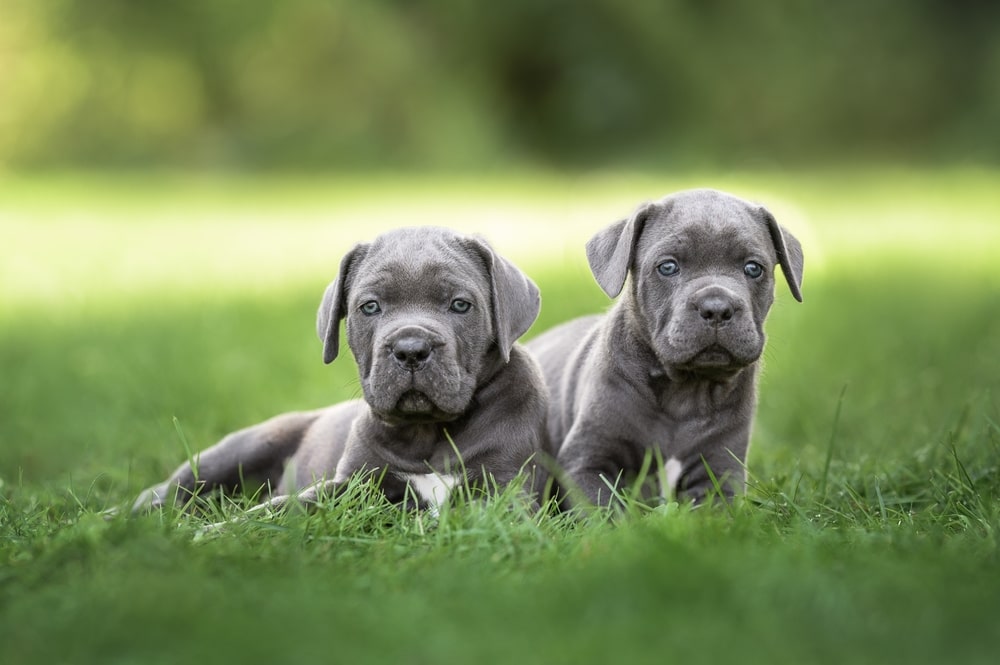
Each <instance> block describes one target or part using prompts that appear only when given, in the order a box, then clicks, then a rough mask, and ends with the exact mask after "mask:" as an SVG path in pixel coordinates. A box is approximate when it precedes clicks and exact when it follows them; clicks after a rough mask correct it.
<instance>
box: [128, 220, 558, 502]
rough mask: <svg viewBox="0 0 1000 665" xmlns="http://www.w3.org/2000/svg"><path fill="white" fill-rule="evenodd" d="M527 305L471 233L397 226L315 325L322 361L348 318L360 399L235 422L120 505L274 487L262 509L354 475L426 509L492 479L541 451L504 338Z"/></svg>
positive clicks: (521, 327)
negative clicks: (458, 488) (457, 489)
mask: <svg viewBox="0 0 1000 665" xmlns="http://www.w3.org/2000/svg"><path fill="white" fill-rule="evenodd" d="M539 304H540V300H539V294H538V289H537V288H536V286H535V285H534V283H533V282H532V281H531V280H530V279H528V278H527V277H526V276H525V275H524V274H523V273H521V271H519V270H518V269H517V268H516V267H515V266H514V265H513V264H511V263H510V262H508V261H507V260H505V259H503V258H502V257H500V256H499V255H497V254H496V253H495V252H494V251H493V250H492V248H491V247H490V246H489V245H488V244H487V243H485V242H484V241H482V240H480V239H478V238H475V237H468V236H463V235H459V234H457V233H454V232H452V231H448V230H446V229H440V228H429V227H425V228H408V229H400V230H396V231H392V232H389V233H386V234H383V235H381V236H379V237H378V238H376V239H375V241H374V242H372V243H370V244H360V245H357V246H356V247H354V248H353V249H352V250H351V251H350V252H348V254H347V255H346V256H345V257H344V258H343V261H342V262H341V264H340V273H339V276H338V277H337V279H336V280H334V282H333V283H332V284H330V286H329V287H328V288H327V290H326V293H325V295H324V296H323V301H322V304H321V305H320V308H319V314H318V316H317V322H316V326H317V333H318V334H319V337H320V339H321V340H322V341H323V360H324V362H326V363H329V362H331V361H333V359H334V358H336V357H337V354H338V351H339V348H338V344H339V334H340V333H339V329H340V320H341V319H346V320H347V342H348V345H349V346H350V349H351V351H352V353H353V354H354V358H355V360H356V361H357V364H358V371H359V373H360V378H361V388H362V391H363V394H364V400H353V401H349V402H344V403H341V404H337V405H334V406H331V407H328V408H325V409H320V410H317V411H309V412H301V413H287V414H283V415H280V416H277V417H275V418H272V419H271V420H268V421H266V422H264V423H261V424H258V425H255V426H253V427H249V428H247V429H244V430H240V431H238V432H234V433H232V434H230V435H228V436H226V437H225V438H224V439H222V441H220V442H219V443H218V444H216V445H215V446H212V447H211V448H209V449H207V450H205V451H202V452H201V453H199V454H198V455H196V456H195V460H194V462H195V463H194V465H192V464H191V463H189V462H185V463H184V464H182V465H181V466H180V467H179V468H178V469H177V470H176V471H175V472H174V473H173V475H171V476H170V478H168V479H167V480H166V481H164V482H162V483H160V484H158V485H155V486H153V487H150V488H148V489H146V490H145V491H143V492H142V494H141V495H140V496H139V498H138V499H137V500H136V502H135V504H134V506H133V511H141V510H145V509H149V508H151V507H158V506H162V505H164V504H166V503H169V502H174V501H176V502H177V503H179V504H183V503H185V502H186V501H188V500H189V499H190V497H191V496H192V495H193V494H195V493H197V492H201V491H207V490H212V489H222V490H224V491H230V490H233V489H235V488H236V487H237V486H241V485H242V486H244V487H245V488H247V489H250V490H253V489H255V488H257V487H261V486H264V487H267V488H269V489H274V490H276V494H277V495H278V496H276V497H275V498H274V499H272V500H271V502H270V505H273V506H280V505H282V504H283V503H285V501H287V499H288V498H289V495H293V496H294V495H296V493H298V494H297V498H298V499H299V500H301V501H303V502H307V503H308V502H312V501H314V500H315V499H316V498H317V497H318V495H319V493H320V492H322V493H324V494H327V493H329V494H332V493H334V492H335V491H336V490H337V488H339V487H341V486H342V485H343V484H344V483H345V482H346V481H347V480H348V479H349V478H351V477H352V476H354V475H355V474H369V475H371V476H372V477H373V478H375V479H376V480H377V481H378V482H379V483H380V487H381V489H382V491H384V492H385V494H386V496H387V497H388V498H389V499H390V500H391V501H394V502H401V503H406V504H407V505H412V506H436V505H438V504H440V503H441V502H442V501H444V500H445V499H446V498H447V496H448V494H449V492H450V490H451V489H452V488H453V487H454V486H455V485H456V484H461V483H468V484H469V485H470V486H471V487H483V488H484V489H492V488H493V487H495V486H498V487H503V486H504V485H506V484H507V483H509V482H510V481H511V480H513V479H514V478H515V477H516V476H517V475H518V473H519V472H521V471H522V470H523V469H525V468H526V467H528V468H529V469H530V468H531V467H532V466H533V462H532V456H533V455H534V454H535V453H536V452H539V451H543V450H546V449H547V448H548V444H547V438H546V432H545V416H546V408H547V393H546V390H545V386H544V384H543V381H542V378H541V374H540V372H539V369H538V366H537V365H536V363H535V361H534V360H533V359H532V358H531V357H530V355H529V354H528V353H527V352H526V351H525V350H524V349H523V348H521V347H520V346H519V345H517V344H515V343H514V342H515V340H516V339H517V338H518V337H520V336H521V335H522V334H524V332H525V331H526V330H527V329H528V327H529V326H530V325H531V324H532V322H533V321H534V320H535V317H536V316H537V315H538V310H539ZM536 481H537V482H539V483H540V482H542V480H541V477H537V478H536ZM535 489H537V488H535Z"/></svg>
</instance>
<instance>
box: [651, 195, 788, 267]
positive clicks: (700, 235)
mask: <svg viewBox="0 0 1000 665" xmlns="http://www.w3.org/2000/svg"><path fill="white" fill-rule="evenodd" d="M718 203H719V202H717V201H716V200H715V199H714V198H713V199H710V200H709V201H708V202H703V201H700V200H698V201H697V202H696V203H695V206H694V208H693V209H692V208H688V207H687V206H686V205H684V206H677V205H674V206H671V207H670V208H669V209H666V210H661V212H660V214H656V215H654V216H652V217H651V218H650V219H649V220H648V221H647V222H646V226H645V228H644V229H643V233H642V236H641V239H640V247H641V250H640V251H641V254H642V256H643V257H644V258H646V259H652V258H655V257H653V256H650V254H658V255H662V256H668V255H680V256H689V257H704V258H705V259H709V260H730V261H741V260H743V259H746V258H748V257H749V256H751V255H756V256H760V257H769V258H772V259H773V258H774V249H773V247H772V245H771V243H770V238H769V236H768V234H767V227H766V225H765V224H764V223H763V222H761V221H760V220H758V219H756V218H755V217H754V216H753V215H752V214H751V211H750V209H749V208H747V206H746V204H744V203H742V202H740V201H738V200H737V201H736V203H732V202H730V201H727V200H726V199H723V200H722V203H723V205H719V204H718Z"/></svg>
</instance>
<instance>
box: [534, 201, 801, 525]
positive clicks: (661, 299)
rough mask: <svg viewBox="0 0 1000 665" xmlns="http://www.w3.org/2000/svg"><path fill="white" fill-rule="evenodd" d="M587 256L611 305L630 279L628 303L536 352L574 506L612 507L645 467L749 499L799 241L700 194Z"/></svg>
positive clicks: (749, 212) (795, 280)
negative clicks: (769, 319) (783, 296)
mask: <svg viewBox="0 0 1000 665" xmlns="http://www.w3.org/2000/svg"><path fill="white" fill-rule="evenodd" d="M587 258H588V260H589V262H590V268H591V271H592V272H593V274H594V277H595V278H596V279H597V282H598V284H599V285H600V286H601V288H602V289H603V290H604V291H605V292H606V293H607V294H608V295H609V296H610V297H612V298H613V297H615V296H617V295H619V293H621V292H622V290H623V288H624V287H625V284H626V278H627V277H629V276H631V279H630V280H628V288H627V289H626V290H625V293H624V295H623V296H622V297H621V298H620V299H619V300H618V302H617V303H616V304H615V305H614V307H613V308H612V309H611V311H610V312H609V313H608V314H607V315H606V316H594V317H585V318H581V319H576V320H574V321H571V322H569V323H566V324H563V325H562V326H559V327H557V328H555V329H553V330H551V331H548V332H547V333H545V334H544V335H542V336H540V337H538V338H536V339H534V340H532V341H531V342H530V343H529V344H528V348H529V350H530V351H531V352H532V353H533V354H534V355H535V357H536V358H538V359H539V361H540V363H541V365H542V370H543V373H544V375H545V380H546V383H547V384H548V387H549V390H550V396H551V401H550V408H549V419H548V430H549V436H550V438H551V439H552V441H553V442H554V443H555V444H556V445H557V446H559V452H558V460H559V463H560V465H561V466H562V467H563V469H564V471H565V473H566V474H567V482H566V483H565V484H566V485H567V486H568V487H567V488H566V489H567V491H568V501H569V502H570V503H573V501H574V490H579V493H577V494H576V495H575V498H576V502H578V503H579V502H581V501H585V502H591V503H596V504H599V505H606V504H608V503H610V502H611V500H612V496H613V492H612V489H616V488H619V487H621V485H622V484H623V483H625V482H628V481H630V480H632V479H633V478H634V477H635V476H636V474H637V473H639V472H640V471H641V470H642V468H643V465H644V464H645V463H646V461H647V459H649V458H652V459H655V460H658V461H660V462H662V463H663V467H662V468H660V469H653V471H656V472H657V473H656V474H655V475H656V476H657V477H658V478H659V485H660V487H659V490H660V491H661V492H663V493H664V494H671V493H676V494H677V495H679V496H680V497H682V498H683V497H688V498H692V499H694V500H696V501H697V500H700V499H702V498H704V497H705V496H706V495H707V494H708V493H710V492H711V491H712V490H713V489H714V487H715V485H716V483H719V485H720V489H721V490H722V492H723V493H724V494H725V495H726V496H732V495H733V494H735V493H737V492H741V491H742V490H743V489H744V486H745V483H746V474H745V470H744V467H743V464H744V462H745V459H746V454H747V446H748V444H749V439H750V426H751V421H752V419H753V415H754V410H755V408H756V381H757V371H758V359H759V358H760V356H761V353H762V351H763V349H764V327H763V326H764V318H765V317H766V316H767V313H768V310H769V309H770V307H771V303H772V302H773V300H774V278H773V273H774V269H775V267H777V266H780V268H781V271H782V272H783V273H784V276H785V279H786V280H787V282H788V285H789V287H790V288H791V291H792V294H793V296H794V297H795V298H796V299H798V300H801V294H800V292H799V287H800V285H801V282H802V248H801V246H800V245H799V242H798V241H797V240H796V239H795V238H794V237H792V235H791V234H789V233H788V231H786V230H785V229H783V228H782V227H781V226H779V225H778V223H777V222H776V221H775V220H774V217H773V216H772V215H771V213H770V212H768V211H767V210H766V209H765V208H763V207H761V206H758V205H754V204H752V203H748V202H746V201H743V200H741V199H738V198H736V197H734V196H730V195H728V194H724V193H722V192H717V191H713V190H691V191H685V192H680V193H677V194H674V195H672V196H667V197H666V198H664V199H662V200H660V201H657V202H655V203H650V204H647V205H643V206H641V207H640V208H639V209H638V210H636V211H635V213H634V214H633V215H632V216H631V217H630V218H628V219H625V220H622V221H620V222H617V223H616V224H613V225H611V226H610V227H608V228H606V229H604V230H602V231H601V232H599V233H598V234H597V235H596V236H594V238H592V239H591V240H590V242H589V243H588V244H587ZM581 495H582V496H581Z"/></svg>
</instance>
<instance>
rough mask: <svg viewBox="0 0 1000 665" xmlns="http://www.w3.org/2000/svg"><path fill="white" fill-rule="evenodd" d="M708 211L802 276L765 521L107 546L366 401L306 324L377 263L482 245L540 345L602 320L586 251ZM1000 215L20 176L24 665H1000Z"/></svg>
mask: <svg viewBox="0 0 1000 665" xmlns="http://www.w3.org/2000/svg"><path fill="white" fill-rule="evenodd" d="M700 185H710V186H714V187H718V188H721V189H726V190H729V191H733V192H735V193H738V194H741V195H744V196H747V197H748V198H753V199H756V200H759V201H761V202H764V203H766V204H768V205H769V207H770V208H771V209H772V211H773V212H774V213H775V215H776V217H777V218H778V219H779V221H781V222H782V223H783V224H785V225H786V226H787V227H789V228H790V229H792V231H793V232H794V233H795V234H796V235H797V236H798V237H799V238H800V240H801V241H802V243H803V246H804V249H805V254H806V269H805V280H804V284H803V295H804V298H805V301H804V303H802V304H798V303H796V302H794V300H792V298H791V296H790V294H789V293H788V292H787V289H785V288H784V286H783V285H782V284H781V283H779V289H778V298H777V302H776V304H775V307H774V309H773V310H772V314H771V317H770V319H769V322H768V326H767V329H768V335H769V343H768V349H767V351H766V354H765V369H764V373H763V377H762V380H761V386H760V389H761V400H760V407H759V410H758V416H757V420H756V425H755V430H754V437H753V444H752V448H751V453H750V458H749V469H750V474H751V477H752V480H751V488H750V491H749V494H748V497H747V498H746V499H745V500H741V501H738V502H737V503H736V504H734V505H732V506H728V507H722V506H716V507H713V508H707V509H697V510H692V509H690V508H689V507H687V506H683V505H680V506H679V505H676V504H665V505H660V506H647V507H641V506H633V507H632V508H631V509H630V511H629V512H627V513H626V514H624V515H620V516H617V517H615V518H611V517H610V516H608V515H595V516H594V517H593V518H592V519H590V520H589V521H584V522H571V521H569V520H567V519H565V518H564V517H560V516H557V515H551V514H540V515H532V514H528V513H526V512H525V511H524V510H522V509H520V508H519V507H518V506H517V505H515V504H513V503H512V501H509V500H506V499H504V498H501V499H498V500H496V501H494V502H492V503H489V504H485V505H484V504H481V503H472V504H467V505H466V504H458V505H455V506H451V507H449V508H447V509H445V510H444V511H443V512H442V514H441V515H440V516H439V517H438V518H433V517H431V516H429V515H419V514H407V513H400V512H398V511H395V510H393V509H391V508H389V507H387V506H385V505H382V504H381V503H380V502H378V501H377V500H375V498H374V497H372V496H370V495H366V493H365V491H364V488H358V492H357V494H355V495H351V496H348V497H345V498H344V499H343V500H338V501H337V502H333V503H331V504H329V505H327V506H325V507H324V509H323V510H321V511H319V512H318V513H316V514H313V515H309V516H303V515H298V514H290V515H285V516H277V517H268V518H262V519H259V520H255V521H251V522H244V523H240V524H235V525H233V526H231V527H230V528H229V529H227V530H226V531H225V532H223V533H221V534H204V533H202V532H201V531H200V528H201V527H202V526H203V525H204V524H205V522H204V521H203V519H200V518H196V517H185V516H182V515H179V514H173V513H170V512H163V513H157V514H153V515H149V516H144V517H140V518H135V519H129V518H126V517H125V516H123V515H121V514H119V515H118V516H113V517H109V516H108V515H107V514H105V511H106V510H108V509H112V508H115V507H118V506H123V505H127V504H128V502H129V501H130V500H131V499H132V498H134V496H135V495H136V493H137V492H138V491H139V490H140V489H141V488H142V487H144V486H146V485H148V484H150V483H152V482H153V481H156V480H158V479H160V478H161V477H163V476H164V475H165V474H167V473H169V471H170V470H171V469H172V468H173V467H174V466H175V465H176V464H177V463H179V462H180V461H181V460H182V459H183V458H184V456H185V454H186V453H185V450H186V447H190V448H194V449H198V448H203V447H205V446H207V445H210V444H211V443H213V442H214V441H215V440H217V439H218V438H219V437H220V436H222V435H223V434H225V433H226V432H228V431H230V430H232V429H235V428H239V427H242V426H245V425H247V424H250V423H253V422H256V421H258V420H261V419H263V418H266V417H268V416H270V415H273V414H275V413H277V412H280V411H286V410H291V409H303V408H312V407H316V406H320V405H323V404H327V403H330V402H334V401H337V400H341V399H346V398H349V397H353V396H355V395H356V394H357V393H358V384H357V378H356V375H355V370H354V365H353V363H352V362H351V360H350V358H349V357H346V356H345V357H341V358H339V359H338V360H337V361H336V362H335V363H334V364H333V365H331V366H329V367H326V366H324V365H323V364H322V362H321V348H320V343H319V341H318V340H317V339H316V338H315V333H314V327H313V323H314V316H315V309H316V306H317V305H318V302H319V298H320V296H321V295H322V293H323V289H324V288H325V286H326V284H327V282H328V281H329V280H330V279H331V278H332V277H333V276H334V273H335V271H336V268H337V265H338V260H339V257H340V255H341V253H342V252H343V251H345V250H346V249H347V248H349V247H350V246H351V244H352V243H354V242H356V241H359V240H364V239H369V238H371V237H372V236H374V235H375V234H376V233H377V232H378V231H379V230H381V229H386V228H390V227H393V226H397V225H403V224H443V225H448V226H453V227H456V228H459V229H462V230H466V231H472V232H478V233H482V234H483V235H485V236H486V237H487V238H489V239H490V240H491V241H492V242H493V243H494V245H495V246H496V247H497V248H498V249H499V250H500V251H501V252H502V253H504V254H506V255H507V256H509V257H511V258H512V259H514V260H515V261H516V262H517V263H518V264H519V265H520V266H521V267H522V268H523V269H524V270H525V271H526V272H528V273H529V274H530V275H532V276H533V277H534V279H535V280H536V282H537V283H538V284H539V286H540V287H541V289H542V295H543V306H542V314H541V316H540V318H539V320H538V322H537V323H536V325H535V326H534V328H532V330H531V331H530V332H529V333H528V336H529V337H530V336H531V335H533V334H536V333H537V332H539V331H541V330H544V329H545V328H547V327H549V326H551V325H553V324H555V323H557V322H560V321H563V320H565V319H567V318H570V317H572V316H575V315H578V314H583V313H588V312H595V311H600V310H601V309H603V308H605V307H607V305H608V301H607V299H606V298H605V297H604V296H603V294H602V293H601V291H600V289H599V288H598V287H597V286H596V284H595V283H594V282H593V280H592V278H591V277H590V275H589V272H588V270H587V267H586V262H585V259H584V255H583V252H582V245H583V243H584V242H585V241H586V239H587V238H588V237H589V236H590V234H592V233H593V232H594V231H596V230H597V229H598V228H600V227H602V226H603V225H605V224H608V223H610V222H612V221H614V220H615V219H617V218H619V217H621V216H624V215H625V214H627V213H628V212H629V211H630V210H631V208H632V207H634V206H635V205H636V204H637V203H639V202H640V201H642V200H644V199H649V198H655V197H658V196H660V195H662V194H665V193H668V192H670V191H673V190H676V189H680V188H684V187H689V186H700ZM998 213H1000V173H996V172H991V171H975V170H952V171H887V170H869V171H864V172H802V173H795V174H789V173H756V174H754V173H735V174H696V175H684V176H678V175H653V174H627V173H626V174H623V173H615V174H589V175H581V176H576V177H568V176H556V175H551V174H531V175H527V176H519V177H511V176H497V177H481V178H479V177H476V178H474V177H469V176H466V177H455V178H446V177H442V176H434V177H430V176H428V177H412V176H400V175H384V176H372V177H366V178H359V177H342V178H338V177H333V176H331V177H322V178H320V177H314V178H305V177H300V178H293V177H278V176H275V177H270V178H264V177H257V178H235V177H222V176H218V177H204V178H195V177H193V176H184V175H161V176H152V175H149V176H131V177H110V176H107V177H97V176H88V177H84V176H78V175H65V176H46V177H31V178H27V177H26V178H15V177H11V176H5V177H3V178H0V231H2V233H0V372H2V375H0V376H2V379H0V663H11V664H12V665H13V664H21V663H90V662H93V663H102V664H106V663H144V664H145V663H179V662H195V661H197V662H223V663H240V662H247V663H257V662H261V663H263V662H267V663H274V662H282V661H286V662H291V663H302V662H331V663H368V662H371V663H389V662H401V663H429V664H430V663H452V662H454V663H482V664H485V663H501V662H504V663H506V662H517V663H564V662H565V663H571V662H572V663H580V662H616V663H619V662H620V663H629V662H674V661H676V662H720V661H733V662H744V663H894V662H899V663H923V662H928V663H931V662H934V663H940V662H949V663H950V662H962V663H993V662H996V658H997V656H996V654H997V653H998V652H1000V219H998ZM237 510H238V506H232V505H223V506H221V507H220V508H219V512H220V513H221V514H222V515H228V514H231V513H233V512H236V511H237ZM218 516H219V515H215V517H218ZM211 517H213V516H211V515H210V516H209V519H211Z"/></svg>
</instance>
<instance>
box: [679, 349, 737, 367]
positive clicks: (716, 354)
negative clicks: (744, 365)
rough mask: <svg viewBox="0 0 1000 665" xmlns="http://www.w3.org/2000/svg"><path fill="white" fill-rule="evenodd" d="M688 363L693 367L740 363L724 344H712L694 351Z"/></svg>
mask: <svg viewBox="0 0 1000 665" xmlns="http://www.w3.org/2000/svg"><path fill="white" fill-rule="evenodd" d="M689 364H690V365H692V366H694V367H729V366H731V365H735V364H741V363H738V362H737V361H736V359H735V358H734V357H733V354H732V353H730V352H729V350H728V349H726V348H725V347H724V346H722V345H720V344H712V345H711V346H709V347H706V348H704V349H702V350H701V351H699V352H698V353H696V354H695V356H694V357H693V358H691V361H690V362H689Z"/></svg>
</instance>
